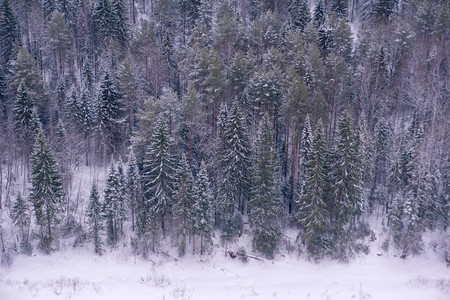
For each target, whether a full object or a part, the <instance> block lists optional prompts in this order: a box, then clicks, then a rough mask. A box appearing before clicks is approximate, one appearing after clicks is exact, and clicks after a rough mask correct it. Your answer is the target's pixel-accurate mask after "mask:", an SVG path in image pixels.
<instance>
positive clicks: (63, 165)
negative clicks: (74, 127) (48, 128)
mask: <svg viewBox="0 0 450 300" xmlns="http://www.w3.org/2000/svg"><path fill="white" fill-rule="evenodd" d="M54 151H55V158H56V160H57V162H58V166H59V171H60V173H61V176H62V181H63V187H64V190H65V191H68V188H69V184H70V181H71V178H72V170H71V166H70V157H69V146H68V140H67V132H66V128H65V125H64V123H63V122H62V119H59V121H58V124H57V125H56V132H55V143H54Z"/></svg>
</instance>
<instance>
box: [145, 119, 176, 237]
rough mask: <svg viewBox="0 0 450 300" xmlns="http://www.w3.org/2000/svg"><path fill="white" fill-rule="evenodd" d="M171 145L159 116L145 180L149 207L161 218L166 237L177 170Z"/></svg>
mask: <svg viewBox="0 0 450 300" xmlns="http://www.w3.org/2000/svg"><path fill="white" fill-rule="evenodd" d="M171 145H172V142H171V140H170V137H169V133H168V129H167V125H166V122H165V121H164V120H163V119H162V118H159V119H158V121H157V124H156V126H155V130H154V133H153V136H152V141H151V144H150V146H149V147H148V150H147V152H146V157H145V159H144V166H143V167H144V171H143V182H144V195H145V198H146V202H147V207H148V208H149V209H150V210H151V212H152V213H153V214H152V215H153V216H154V217H156V218H159V219H160V221H161V229H162V231H163V236H164V237H165V235H166V220H167V219H168V218H170V216H171V214H172V211H171V207H172V206H173V193H174V182H175V172H176V169H175V162H174V159H173V156H172V153H171Z"/></svg>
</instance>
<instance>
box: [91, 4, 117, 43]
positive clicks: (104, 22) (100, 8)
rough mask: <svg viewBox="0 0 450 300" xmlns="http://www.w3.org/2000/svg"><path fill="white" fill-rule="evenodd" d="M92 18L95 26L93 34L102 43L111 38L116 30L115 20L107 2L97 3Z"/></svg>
mask: <svg viewBox="0 0 450 300" xmlns="http://www.w3.org/2000/svg"><path fill="white" fill-rule="evenodd" d="M92 18H93V21H94V24H95V33H96V34H97V35H98V38H99V40H100V41H102V42H103V41H105V40H106V39H107V38H109V37H111V36H113V30H114V29H116V24H115V23H116V22H115V21H116V20H115V18H114V14H113V10H112V7H111V2H109V0H100V1H98V4H97V6H96V7H95V11H94V13H93V16H92Z"/></svg>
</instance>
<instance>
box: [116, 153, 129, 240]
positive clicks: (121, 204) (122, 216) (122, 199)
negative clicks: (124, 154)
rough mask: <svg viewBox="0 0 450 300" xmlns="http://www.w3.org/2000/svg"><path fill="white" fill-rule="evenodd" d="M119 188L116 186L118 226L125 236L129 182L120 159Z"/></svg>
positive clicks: (118, 166)
mask: <svg viewBox="0 0 450 300" xmlns="http://www.w3.org/2000/svg"><path fill="white" fill-rule="evenodd" d="M116 178H117V186H116V197H117V202H118V204H117V224H118V227H119V229H120V231H119V232H120V234H123V233H124V231H123V224H124V222H125V221H126V220H127V214H128V212H127V194H128V191H127V180H126V177H125V171H124V168H123V163H122V160H121V159H119V162H118V163H117V170H116Z"/></svg>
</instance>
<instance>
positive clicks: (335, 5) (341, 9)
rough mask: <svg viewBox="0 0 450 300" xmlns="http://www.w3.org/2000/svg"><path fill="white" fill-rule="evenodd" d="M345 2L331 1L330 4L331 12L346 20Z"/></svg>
mask: <svg viewBox="0 0 450 300" xmlns="http://www.w3.org/2000/svg"><path fill="white" fill-rule="evenodd" d="M347 6H348V1H347V0H333V2H332V3H331V10H332V11H334V13H335V14H336V15H337V16H338V17H341V18H347Z"/></svg>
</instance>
